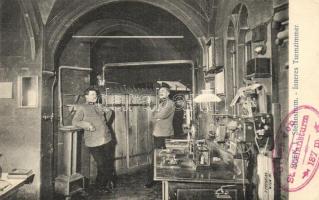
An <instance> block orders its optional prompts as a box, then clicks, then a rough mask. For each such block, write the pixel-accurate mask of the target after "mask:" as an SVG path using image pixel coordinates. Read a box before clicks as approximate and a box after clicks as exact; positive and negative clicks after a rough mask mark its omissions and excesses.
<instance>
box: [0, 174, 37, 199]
mask: <svg viewBox="0 0 319 200" xmlns="http://www.w3.org/2000/svg"><path fill="white" fill-rule="evenodd" d="M7 176H8V173H2V175H1V178H0V181H5V182H7V183H9V185H8V186H7V187H6V188H4V189H3V190H2V191H1V190H0V200H7V199H8V200H9V199H15V198H14V197H15V195H16V193H17V192H18V190H19V188H21V187H22V186H23V185H24V184H28V183H31V182H32V181H33V177H34V174H30V175H29V176H27V177H26V178H21V179H8V178H7Z"/></svg>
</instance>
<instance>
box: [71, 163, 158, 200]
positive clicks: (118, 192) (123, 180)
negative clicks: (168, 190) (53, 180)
mask: <svg viewBox="0 0 319 200" xmlns="http://www.w3.org/2000/svg"><path fill="white" fill-rule="evenodd" d="M145 179H146V171H145V170H144V169H143V170H140V171H138V172H135V173H134V174H130V175H120V176H119V177H118V179H117V184H116V188H114V190H113V193H107V194H99V193H96V192H94V190H92V189H91V190H88V193H89V195H88V196H86V197H81V196H74V197H72V198H71V199H72V200H73V199H74V200H104V199H105V200H115V199H116V200H141V199H145V200H161V199H162V184H161V182H158V183H156V184H155V185H154V186H153V187H152V188H144V184H145Z"/></svg>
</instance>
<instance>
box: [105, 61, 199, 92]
mask: <svg viewBox="0 0 319 200" xmlns="http://www.w3.org/2000/svg"><path fill="white" fill-rule="evenodd" d="M172 64H190V65H191V68H192V70H193V69H194V62H193V61H192V60H160V61H142V62H124V63H107V64H105V65H104V66H103V68H102V73H103V74H102V78H103V80H105V69H106V68H110V67H128V66H145V65H172ZM193 78H194V77H193ZM192 82H193V85H194V80H192ZM193 89H194V86H193ZM193 92H194V91H193Z"/></svg>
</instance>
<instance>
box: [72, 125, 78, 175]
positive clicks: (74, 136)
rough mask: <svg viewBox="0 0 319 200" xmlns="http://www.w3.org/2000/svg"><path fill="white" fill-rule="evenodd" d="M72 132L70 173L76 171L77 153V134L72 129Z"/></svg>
mask: <svg viewBox="0 0 319 200" xmlns="http://www.w3.org/2000/svg"><path fill="white" fill-rule="evenodd" d="M71 134H72V136H71V137H72V171H71V174H75V173H76V171H77V153H78V151H77V150H78V138H77V137H78V134H77V131H76V130H74V131H72V132H71Z"/></svg>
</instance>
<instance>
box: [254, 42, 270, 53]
mask: <svg viewBox="0 0 319 200" xmlns="http://www.w3.org/2000/svg"><path fill="white" fill-rule="evenodd" d="M254 51H255V53H256V54H258V55H264V54H265V53H266V51H267V47H266V45H263V44H261V45H258V46H256V47H255V49H254Z"/></svg>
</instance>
